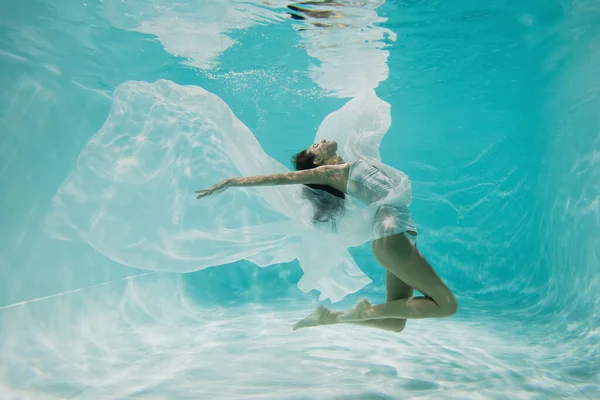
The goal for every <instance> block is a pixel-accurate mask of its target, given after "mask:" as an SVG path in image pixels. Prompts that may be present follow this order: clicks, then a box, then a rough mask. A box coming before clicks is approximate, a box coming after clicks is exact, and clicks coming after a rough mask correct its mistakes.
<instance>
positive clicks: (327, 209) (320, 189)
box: [292, 150, 346, 229]
mask: <svg viewBox="0 0 600 400" xmlns="http://www.w3.org/2000/svg"><path fill="white" fill-rule="evenodd" d="M292 163H293V164H294V167H295V168H296V171H302V170H305V169H312V168H316V167H317V165H315V155H314V154H312V153H309V152H308V151H307V150H302V151H301V152H299V153H297V154H295V155H294V156H293V157H292ZM304 197H305V198H307V199H308V200H309V201H310V202H311V203H312V205H313V208H314V211H315V214H314V216H313V222H327V221H329V220H331V223H332V226H333V228H334V229H335V220H333V219H332V218H333V217H335V216H336V215H338V214H343V213H344V211H345V208H344V200H345V199H346V195H345V194H344V193H343V192H340V191H339V190H337V189H334V188H332V187H331V186H327V185H315V184H309V185H305V187H304Z"/></svg>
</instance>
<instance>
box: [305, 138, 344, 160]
mask: <svg viewBox="0 0 600 400" xmlns="http://www.w3.org/2000/svg"><path fill="white" fill-rule="evenodd" d="M308 151H309V152H311V153H312V154H314V155H315V164H323V163H324V162H325V163H326V162H327V161H328V160H331V159H334V158H336V157H337V143H336V142H334V141H333V140H331V141H327V140H325V139H323V140H321V141H320V142H318V143H315V144H313V145H312V146H310V147H309V148H308Z"/></svg>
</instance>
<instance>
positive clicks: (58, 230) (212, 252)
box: [47, 80, 411, 302]
mask: <svg viewBox="0 0 600 400" xmlns="http://www.w3.org/2000/svg"><path fill="white" fill-rule="evenodd" d="M390 123H391V118H390V106H389V104H388V103H386V102H384V101H382V100H380V99H379V98H377V96H376V95H375V93H374V92H373V91H369V92H366V93H364V94H363V95H361V96H358V97H355V98H354V99H352V100H350V101H349V102H348V103H346V104H345V105H344V106H343V107H342V108H341V109H339V110H337V111H335V112H333V113H331V114H330V115H329V116H327V118H325V120H324V121H323V123H322V124H321V126H320V128H319V130H318V132H317V135H316V139H315V140H320V139H321V138H327V139H328V140H336V141H337V142H338V151H339V153H340V155H341V156H342V157H343V158H344V159H345V160H347V161H359V160H362V161H363V162H365V163H367V164H368V165H372V166H375V167H376V168H377V169H378V170H380V171H382V172H384V173H385V175H386V176H388V177H390V178H391V179H393V180H394V182H395V189H394V190H393V191H391V192H389V193H388V196H386V197H385V199H383V200H381V199H380V201H378V202H377V201H376V202H374V203H371V204H364V203H362V204H361V202H358V201H354V200H355V199H352V198H351V196H349V197H350V198H349V201H347V202H345V203H346V204H345V211H344V213H343V215H341V216H336V221H335V224H336V227H335V229H331V226H327V224H318V223H317V224H315V223H313V221H312V218H313V208H312V207H313V206H312V204H311V203H310V202H308V201H307V200H306V199H305V197H304V196H303V193H302V190H303V188H305V186H302V185H292V186H272V187H242V188H231V189H229V190H227V191H225V192H223V193H222V194H219V195H214V196H209V197H207V198H203V199H201V200H196V198H195V196H194V190H196V189H200V188H205V187H210V186H212V185H214V184H215V183H217V182H218V181H220V180H221V179H224V178H228V177H233V176H250V175H268V174H273V173H279V172H285V171H288V169H287V168H286V167H285V166H283V165H282V164H281V163H279V162H277V161H276V160H274V159H273V158H271V157H269V156H268V155H267V154H266V153H265V152H264V151H263V149H262V148H261V146H260V144H259V143H258V141H257V140H256V138H255V136H254V135H253V134H252V132H251V131H250V130H249V129H248V128H247V127H246V126H245V125H244V124H243V123H242V122H241V121H240V120H239V119H237V118H236V116H235V115H234V114H233V112H232V111H231V109H230V108H229V107H228V106H227V104H225V102H223V101H222V100H221V99H220V98H219V97H217V96H216V95H214V94H211V93H209V92H207V91H205V90H204V89H201V88H199V87H196V86H179V85H176V84H174V83H172V82H170V81H166V80H160V81H157V82H155V83H147V82H127V83H124V84H122V85H121V86H119V87H118V88H117V89H116V90H115V92H114V95H113V103H112V107H111V111H110V115H109V116H108V118H107V120H106V122H105V123H104V125H103V126H102V128H101V129H100V130H99V131H98V132H97V133H96V135H95V136H94V137H93V138H92V139H91V140H90V141H89V142H88V143H87V145H86V146H85V148H84V149H83V150H82V152H81V154H80V155H79V157H78V159H77V163H76V165H75V167H74V169H73V170H72V172H71V173H70V174H69V176H68V177H67V179H66V180H65V182H64V183H63V184H62V186H61V187H60V189H59V190H58V192H57V193H56V195H55V197H54V199H53V200H52V204H51V210H50V213H49V216H48V219H47V228H48V230H49V232H50V233H51V234H52V236H53V237H55V238H58V239H64V240H80V241H83V242H86V243H88V244H89V245H90V246H92V247H94V248H95V249H96V250H97V251H99V252H100V253H102V254H104V255H105V256H106V257H109V258H111V259H113V260H115V261H117V262H119V263H122V264H124V265H127V266H130V267H134V268H140V269H146V270H155V271H173V272H190V271H196V270H200V269H204V268H207V267H211V266H217V265H223V264H227V263H231V262H234V261H238V260H242V259H245V260H249V261H251V262H253V263H255V264H257V265H258V266H262V267H264V266H268V265H273V264H278V263H284V262H289V261H292V260H294V259H297V260H298V261H299V264H300V266H301V267H302V270H303V272H304V275H303V277H302V278H301V280H300V281H299V282H298V287H299V288H300V289H301V290H302V291H304V292H308V291H310V290H317V291H319V292H320V299H321V300H325V299H329V300H331V301H332V302H336V301H339V300H340V299H342V298H343V297H344V296H346V295H347V294H349V293H353V292H355V291H357V290H359V289H361V288H362V287H364V286H365V285H367V284H368V283H370V282H371V281H370V279H369V278H368V277H367V276H366V275H365V274H364V273H363V272H362V271H361V270H360V268H358V266H357V265H356V263H355V262H354V260H353V258H352V257H351V255H350V253H349V252H348V248H349V247H352V246H358V245H361V244H363V243H365V242H366V241H368V240H370V239H373V224H374V218H375V214H376V213H377V211H378V209H379V208H380V206H381V205H382V204H392V203H393V204H394V205H395V206H399V207H403V206H408V204H409V203H410V196H411V193H410V181H409V180H408V178H407V177H406V176H405V175H404V174H403V173H401V172H400V171H397V170H395V169H393V168H391V167H388V166H386V165H384V164H383V163H381V161H380V156H379V145H380V143H381V140H382V138H383V136H384V135H385V133H386V131H387V130H388V128H389V126H390ZM308 145H309V143H307V146H308ZM357 176H358V175H357ZM403 229H407V228H406V227H404V228H403Z"/></svg>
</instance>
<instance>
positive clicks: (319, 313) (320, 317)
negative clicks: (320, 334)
mask: <svg viewBox="0 0 600 400" xmlns="http://www.w3.org/2000/svg"><path fill="white" fill-rule="evenodd" d="M329 314H331V311H330V310H329V308H327V307H325V306H319V307H318V308H317V309H316V310H315V311H313V313H312V314H310V315H309V316H308V317H306V318H304V319H303V320H301V321H298V322H297V323H296V325H294V327H293V328H292V329H293V330H296V329H301V328H308V327H311V326H319V325H323V324H324V323H325V322H326V319H327V317H328V316H329Z"/></svg>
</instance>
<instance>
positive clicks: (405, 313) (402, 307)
mask: <svg viewBox="0 0 600 400" xmlns="http://www.w3.org/2000/svg"><path fill="white" fill-rule="evenodd" d="M373 254H374V255H375V258H376V259H377V260H378V261H379V262H380V263H381V264H382V265H383V266H384V267H385V268H386V269H387V270H388V271H390V272H391V273H392V274H394V275H395V276H397V277H398V278H399V279H400V280H402V281H403V282H405V283H406V284H408V285H410V286H411V287H413V288H415V289H417V290H418V291H419V292H421V293H423V294H424V296H419V297H410V298H407V299H400V300H395V301H390V302H387V303H385V304H377V305H370V304H369V303H368V302H367V301H366V300H361V301H359V302H358V303H357V304H356V306H355V307H354V308H353V309H351V310H348V311H345V312H343V313H342V314H340V315H339V316H338V317H337V318H338V320H339V321H340V322H356V321H367V320H372V319H375V320H377V319H381V318H400V319H419V318H443V317H449V316H451V315H454V314H455V313H456V311H457V309H458V304H457V302H456V298H455V297H454V294H453V293H452V291H450V289H449V288H448V286H446V284H445V283H444V282H443V281H442V280H441V279H440V277H439V276H438V275H437V273H436V272H435V271H434V270H433V268H432V267H431V265H430V264H429V262H428V261H427V260H426V259H425V257H423V255H422V254H421V252H420V251H419V250H418V249H417V248H416V247H415V246H414V245H413V244H411V243H410V241H409V240H408V239H407V238H406V236H404V235H393V236H388V237H385V238H382V239H378V240H376V241H374V242H373Z"/></svg>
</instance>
